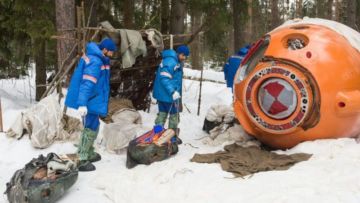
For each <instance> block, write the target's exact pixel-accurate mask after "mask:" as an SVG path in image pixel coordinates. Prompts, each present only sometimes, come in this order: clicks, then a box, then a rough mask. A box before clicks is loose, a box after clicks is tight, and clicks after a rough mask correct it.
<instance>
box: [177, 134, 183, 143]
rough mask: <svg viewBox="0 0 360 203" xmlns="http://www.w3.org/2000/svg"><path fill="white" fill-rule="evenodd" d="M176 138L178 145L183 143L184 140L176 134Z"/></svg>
mask: <svg viewBox="0 0 360 203" xmlns="http://www.w3.org/2000/svg"><path fill="white" fill-rule="evenodd" d="M175 138H176V144H177V145H181V144H182V143H183V141H182V140H181V139H180V138H179V137H178V136H175Z"/></svg>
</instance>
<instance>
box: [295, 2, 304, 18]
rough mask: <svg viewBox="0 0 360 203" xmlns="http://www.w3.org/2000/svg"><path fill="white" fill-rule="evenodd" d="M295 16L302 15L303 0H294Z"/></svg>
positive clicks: (299, 16) (300, 16)
mask: <svg viewBox="0 0 360 203" xmlns="http://www.w3.org/2000/svg"><path fill="white" fill-rule="evenodd" d="M296 17H297V18H302V17H303V0H297V1H296Z"/></svg>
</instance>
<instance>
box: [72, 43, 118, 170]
mask: <svg viewBox="0 0 360 203" xmlns="http://www.w3.org/2000/svg"><path fill="white" fill-rule="evenodd" d="M116 50H117V48H116V45H115V43H114V41H113V40H112V39H109V38H105V39H103V40H102V41H101V42H100V43H99V44H96V43H94V42H90V43H88V44H87V45H86V53H85V54H84V55H83V56H82V57H81V59H80V61H79V63H78V66H77V67H76V69H75V71H74V74H73V76H72V78H71V81H70V86H69V88H68V93H67V96H66V100H65V105H66V106H68V107H70V108H74V109H77V110H78V113H79V114H80V116H81V117H82V120H83V124H84V130H83V131H82V134H81V138H80V143H79V146H78V155H79V159H80V163H79V171H94V170H95V169H96V168H95V166H94V165H93V164H92V162H96V161H99V160H101V156H100V154H98V153H96V152H95V151H94V147H93V144H94V142H95V140H96V137H97V135H98V132H99V125H100V121H99V117H100V116H106V115H107V113H108V101H109V92H110V59H109V57H112V55H113V54H114V52H115V51H116Z"/></svg>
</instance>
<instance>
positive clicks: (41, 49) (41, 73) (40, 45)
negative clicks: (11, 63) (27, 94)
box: [33, 39, 46, 101]
mask: <svg viewBox="0 0 360 203" xmlns="http://www.w3.org/2000/svg"><path fill="white" fill-rule="evenodd" d="M33 44H34V46H33V47H34V58H35V70H36V76H35V84H36V93H35V100H36V101H40V99H41V96H42V95H43V94H44V92H45V91H46V86H44V84H46V54H45V51H46V49H45V48H46V47H45V40H44V39H37V40H34V43H33Z"/></svg>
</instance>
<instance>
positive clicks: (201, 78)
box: [197, 66, 204, 116]
mask: <svg viewBox="0 0 360 203" xmlns="http://www.w3.org/2000/svg"><path fill="white" fill-rule="evenodd" d="M203 72H204V66H203V67H201V75H200V91H199V101H198V112H197V115H198V116H199V115H200V106H201V90H202V81H203Z"/></svg>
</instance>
